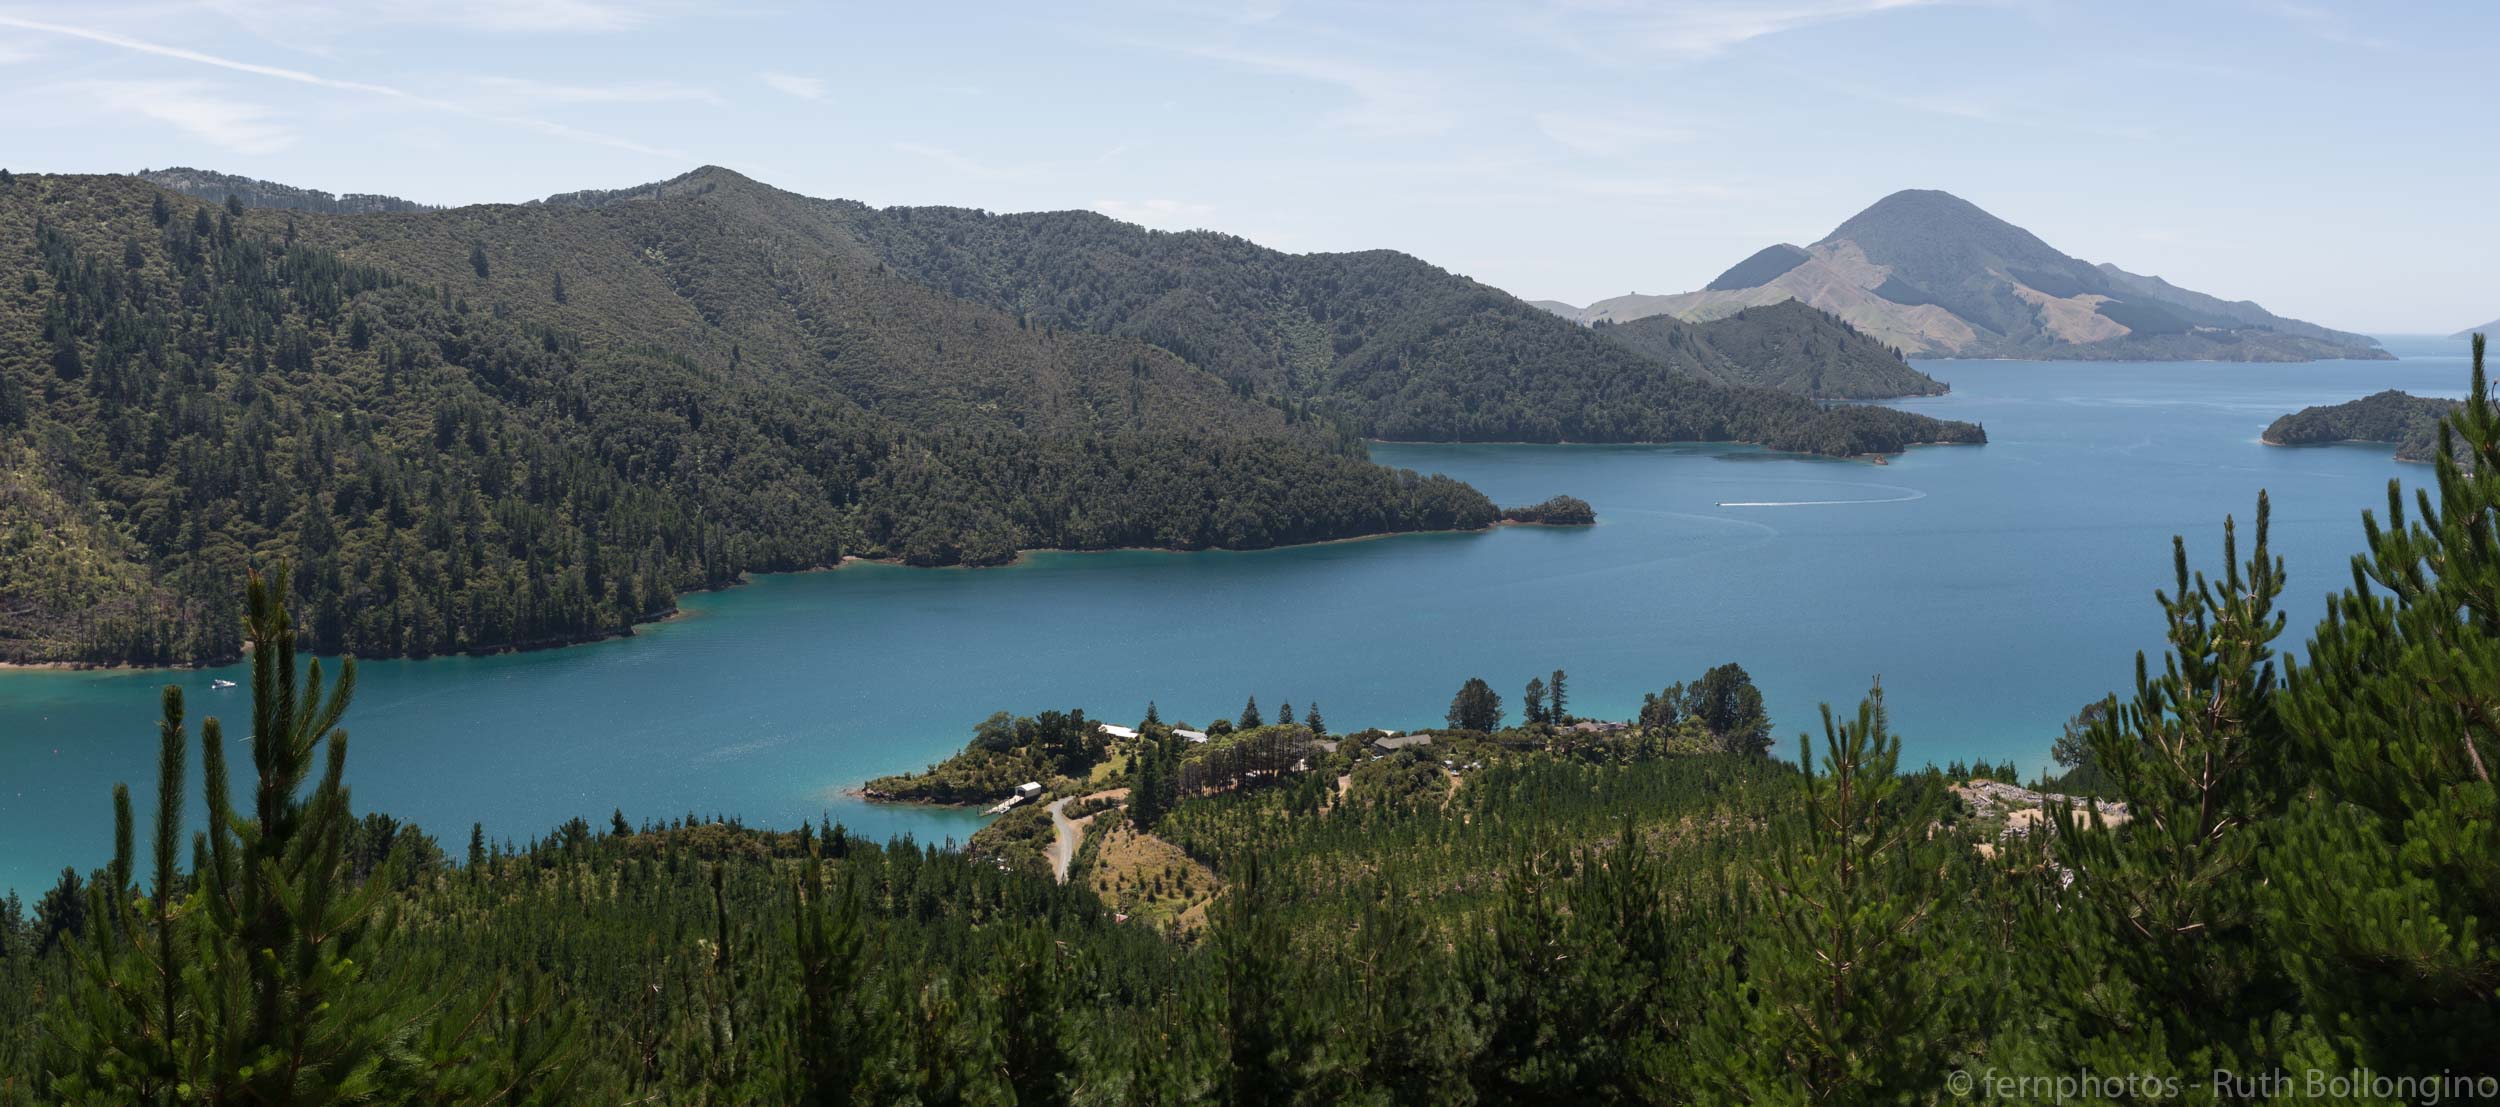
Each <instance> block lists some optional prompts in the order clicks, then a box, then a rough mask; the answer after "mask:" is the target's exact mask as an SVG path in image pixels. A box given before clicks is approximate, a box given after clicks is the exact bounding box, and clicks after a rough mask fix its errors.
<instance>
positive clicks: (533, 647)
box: [0, 574, 746, 673]
mask: <svg viewBox="0 0 2500 1107" xmlns="http://www.w3.org/2000/svg"><path fill="white" fill-rule="evenodd" d="M744 583H746V581H745V579H744V576H743V574H742V575H741V577H740V579H738V580H734V581H731V582H729V583H728V584H723V585H718V586H715V587H711V588H698V589H694V590H693V591H691V592H689V593H687V594H688V595H698V594H701V593H705V592H718V591H722V590H723V589H727V588H734V587H736V586H738V585H741V584H744ZM693 616H694V612H692V611H689V610H687V609H686V608H685V607H683V606H682V605H672V606H671V607H670V608H669V609H668V610H667V611H665V612H663V613H661V614H658V615H654V616H650V617H647V618H642V619H637V620H635V621H633V622H632V623H630V624H627V625H625V626H622V627H617V628H614V629H611V630H605V631H601V632H599V633H596V634H579V635H572V636H568V637H564V638H541V639H536V640H533V641H529V642H513V643H507V644H505V645H500V646H487V647H480V648H478V649H468V650H454V651H450V652H447V653H430V654H426V655H425V656H423V657H417V656H412V655H409V654H396V655H393V656H390V657H372V658H364V657H359V658H357V659H356V660H358V661H360V662H361V661H440V660H443V659H446V658H453V657H493V656H495V655H497V654H506V653H533V652H536V651H539V650H560V649H565V648H567V647H571V646H590V645H596V644H598V643H601V642H607V641H613V640H615V639H618V638H631V637H633V636H634V635H635V634H636V633H638V632H639V630H640V628H643V627H656V626H660V625H663V624H666V623H674V622H677V621H679V620H681V619H688V618H692V617H693ZM250 656H251V651H250V650H248V649H247V650H245V651H243V653H241V654H240V655H237V656H235V657H233V658H231V659H227V660H222V661H179V662H175V663H173V664H170V665H143V664H138V663H136V662H130V661H0V673H9V672H28V673H42V672H61V673H79V672H133V673H140V672H147V673H172V672H185V671H188V672H207V671H209V670H212V669H223V668H227V667H229V666H232V665H239V664H241V663H243V661H244V660H245V659H247V658H249V657H250ZM327 656H338V655H327Z"/></svg>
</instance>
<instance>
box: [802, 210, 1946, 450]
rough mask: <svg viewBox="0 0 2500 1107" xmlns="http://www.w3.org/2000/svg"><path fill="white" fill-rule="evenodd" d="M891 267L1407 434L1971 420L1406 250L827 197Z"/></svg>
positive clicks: (1876, 438)
mask: <svg viewBox="0 0 2500 1107" xmlns="http://www.w3.org/2000/svg"><path fill="white" fill-rule="evenodd" d="M834 207H835V208H836V209H837V210H839V211H841V212H842V213H843V215H844V217H845V218H846V219H847V220H848V221H849V223H850V225H851V226H852V227H853V228H854V229H855V231H856V233H857V234H858V236H859V238H860V239H861V241H863V242H864V243H866V244H868V245H869V246H870V247H872V248H873V249H875V250H876V251H877V254H878V256H879V257H881V258H882V259H883V260H885V261H886V262H887V263H888V264H890V265H891V266H892V267H893V268H894V270H895V271H896V272H898V273H901V274H904V275H907V276H910V277H912V278H913V279H915V280H917V281H919V282H920V283H922V284H924V285H927V286H929V287H931V288H935V289H939V290H942V291H945V292H947V293H950V294H952V295H955V296H960V297H963V298H965V299H969V300H974V301H977V302H980V303H984V304H989V305H991V306H993V307H996V308H998V309H1000V310H1003V311H1007V312H1011V313H1014V314H1016V315H1017V316H1019V317H1021V318H1026V319H1030V320H1032V321H1033V322H1034V323H1035V324H1036V325H1042V326H1051V327H1064V328H1068V329H1073V330H1084V331H1091V332H1097V333H1102V334H1114V335H1129V336H1134V337H1137V338H1142V339H1144V340H1146V341H1148V342H1151V343H1153V344H1155V345H1157V346H1160V347H1163V348H1165V349H1168V350H1172V351H1174V352H1176V353H1178V354H1180V355H1181V356H1183V357H1185V358H1188V359H1189V360H1190V361H1192V362H1194V363H1196V364H1199V365H1202V366H1205V367H1206V368H1207V369H1209V370H1210V371H1212V372H1214V373H1216V374H1218V375H1220V376H1222V377H1224V378H1226V379H1227V380H1230V381H1233V382H1234V383H1236V384H1237V385H1240V386H1242V387H1246V388H1250V389H1253V390H1255V391H1259V392H1263V393H1271V394H1275V395H1279V396H1282V397H1284V398H1286V400H1287V401H1288V402H1289V403H1292V404H1296V405H1301V404H1310V405H1316V406H1318V407H1320V408H1321V409H1323V410H1326V411H1328V412H1331V413H1333V414H1337V415H1341V416H1343V417H1345V418H1347V419H1349V420H1351V422H1352V424H1353V425H1354V426H1355V427H1356V428H1357V429H1359V430H1360V431H1361V433H1363V434H1365V435H1369V436H1372V437H1376V438H1384V439H1392V440H1417V441H1531V442H1554V441H1572V442H1668V441H1691V440H1716V441H1740V442H1757V443H1762V444H1764V445H1769V446H1772V447H1775V448H1779V449H1788V450H1802V451H1810V452H1815V453H1827V454H1838V455H1854V454H1863V453H1888V452H1893V451H1897V450H1900V449H1901V448H1903V447H1904V446H1907V445H1910V444H1913V443H1920V442H1977V441H1984V440H1985V435H1984V434H1982V433H1981V432H1980V431H1979V429H1978V428H1976V427H1972V426H1970V425H1968V424H1957V423H1944V422H1939V421H1937V420H1934V419H1929V418H1926V417H1924V416H1916V415H1908V414H1904V413H1901V412H1892V411H1873V410H1867V409H1840V410H1826V409H1823V408H1820V407H1818V406H1817V405H1816V404H1814V403H1813V402H1812V401H1810V400H1808V399H1807V398H1805V397H1803V396H1799V395H1793V394H1789V393H1785V392H1779V391H1774V390H1770V389H1761V388H1750V387H1731V386H1727V385H1721V384H1717V383H1713V382H1712V381H1710V380H1708V379H1705V378H1702V377H1697V376H1696V375H1694V374H1692V373H1690V372H1682V371H1677V369H1675V368H1672V367H1668V366H1662V365H1660V364H1659V363H1657V362H1654V361H1652V360H1650V359H1648V358H1645V357H1642V356H1640V355H1638V354H1635V353H1633V352H1632V351H1630V350H1627V349H1624V348H1623V347H1621V346H1618V345H1616V344H1614V343H1610V342H1607V341H1606V340H1605V339H1603V338H1602V337H1600V336H1598V335H1596V334H1594V333H1592V332H1591V331H1589V330H1588V329H1587V328H1584V327H1579V326H1575V325H1573V324H1571V323H1570V322H1567V321H1565V320H1562V319H1559V318H1557V317H1555V316H1554V315H1553V314H1552V313H1550V312H1547V311H1544V310H1542V309H1539V308H1537V307H1535V306H1533V305H1530V304H1528V303H1526V302H1524V301H1521V300H1519V299H1517V298H1515V297H1513V296H1511V295H1509V294H1507V293H1504V292H1502V291H1500V290H1498V289H1494V288H1490V287H1487V286H1485V285H1482V284H1479V283H1477V282H1475V281H1472V280H1468V279H1466V278H1464V277H1460V276H1456V275H1454V274H1451V273H1449V272H1446V271H1444V270H1442V269H1439V268H1436V267H1434V266H1432V265H1430V264H1428V263H1426V262H1424V261H1421V260H1419V259H1416V258H1413V257H1409V256H1407V255H1405V254H1400V253H1396V252H1393V251H1387V250H1374V251H1367V252H1363V253H1352V254H1286V253H1281V252H1278V251H1275V250H1270V249H1266V248H1264V247H1261V246H1259V245H1257V244H1255V243H1252V242H1249V241H1247V240H1245V239H1240V238H1235V237H1232V236H1230V235H1223V234H1216V233H1213V232H1207V231H1192V232H1187V233H1180V234H1173V233H1167V232H1162V231H1150V230H1146V229H1144V228H1141V227H1136V226H1132V225H1130V224H1126V223H1121V222H1118V221H1116V220H1113V219H1110V218H1107V217H1105V216H1101V215H1096V214H1092V213H1090V212H1037V213H1030V214H1021V215H991V214H988V213H986V212H979V211H970V210H965V209H961V208H887V209H882V210H879V209H872V208H868V207H864V206H861V205H857V204H848V203H844V204H837V205H834Z"/></svg>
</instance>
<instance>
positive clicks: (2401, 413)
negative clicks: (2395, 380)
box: [2265, 388, 2457, 461]
mask: <svg viewBox="0 0 2500 1107" xmlns="http://www.w3.org/2000/svg"><path fill="white" fill-rule="evenodd" d="M2456 410H2457V401H2455V400H2444V399H2440V398H2438V397H2434V396H2415V395H2411V394H2409V393H2405V392H2399V391H2397V390H2395V389H2393V388H2390V389H2388V390H2386V391H2384V392H2380V393H2377V394H2375V395H2370V396H2364V397H2362V398H2360V399H2358V400H2350V401H2347V402H2344V403H2340V404H2322V405H2319V406H2317V407H2305V408H2302V409H2300V410H2299V411H2295V412H2293V413H2291V414H2289V415H2286V416H2284V417H2282V418H2280V419H2277V420H2275V421H2274V422H2273V423H2272V424H2271V425H2269V426H2267V427H2266V433H2265V441H2266V442H2268V443H2270V444H2272V445H2276V446H2309V445H2317V444H2320V443H2327V442H2388V443H2393V444H2395V447H2396V458H2397V460H2400V461H2429V460H2430V459H2431V458H2432V456H2433V455H2435V454H2437V453H2438V452H2439V423H2440V420H2442V419H2445V418H2447V417H2448V416H2449V415H2451V414H2454V413H2455V412H2456Z"/></svg>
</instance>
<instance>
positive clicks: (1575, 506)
mask: <svg viewBox="0 0 2500 1107" xmlns="http://www.w3.org/2000/svg"><path fill="white" fill-rule="evenodd" d="M1502 521H1503V522H1505V523H1524V524H1529V525H1532V526H1543V527H1586V526H1594V525H1596V523H1597V509H1596V508H1593V507H1590V506H1589V502H1588V501H1587V500H1583V499H1581V498H1580V497H1578V496H1556V497H1554V498H1553V499H1550V500H1547V501H1545V502H1544V503H1538V504H1528V505H1527V506H1525V507H1506V508H1503V509H1502Z"/></svg>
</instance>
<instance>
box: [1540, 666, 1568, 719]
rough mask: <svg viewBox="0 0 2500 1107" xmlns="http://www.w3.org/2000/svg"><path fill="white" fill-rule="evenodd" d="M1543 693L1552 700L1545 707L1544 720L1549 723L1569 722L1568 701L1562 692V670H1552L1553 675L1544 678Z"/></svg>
mask: <svg viewBox="0 0 2500 1107" xmlns="http://www.w3.org/2000/svg"><path fill="white" fill-rule="evenodd" d="M1545 694H1546V696H1547V697H1549V698H1550V699H1551V700H1552V701H1553V702H1552V704H1551V705H1549V706H1548V707H1547V708H1546V709H1545V720H1546V721H1547V722H1550V723H1568V722H1570V721H1571V708H1570V707H1569V706H1568V704H1569V702H1570V701H1569V700H1568V698H1567V697H1566V695H1565V693H1564V692H1563V671H1562V670H1560V669H1556V670H1554V675H1553V676H1552V677H1551V678H1549V679H1547V680H1546V682H1545Z"/></svg>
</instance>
